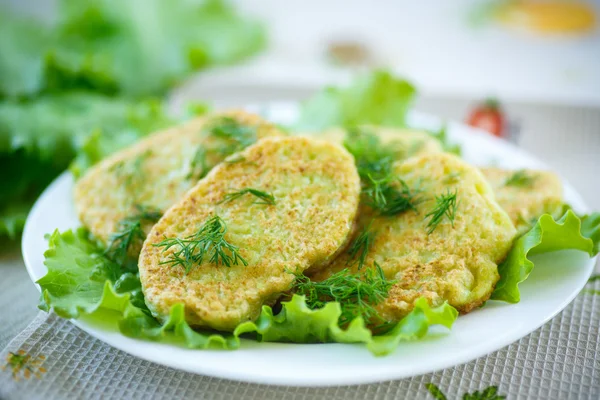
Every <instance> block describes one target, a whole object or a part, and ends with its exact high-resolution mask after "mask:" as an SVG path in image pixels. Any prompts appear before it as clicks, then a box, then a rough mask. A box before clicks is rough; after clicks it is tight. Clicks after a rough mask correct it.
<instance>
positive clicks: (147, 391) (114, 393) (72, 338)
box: [0, 88, 600, 399]
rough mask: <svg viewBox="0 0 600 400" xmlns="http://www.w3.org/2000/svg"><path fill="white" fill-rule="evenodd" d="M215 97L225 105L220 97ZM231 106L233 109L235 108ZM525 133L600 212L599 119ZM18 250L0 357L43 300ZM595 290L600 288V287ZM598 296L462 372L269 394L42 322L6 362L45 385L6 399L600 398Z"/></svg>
mask: <svg viewBox="0 0 600 400" xmlns="http://www.w3.org/2000/svg"><path fill="white" fill-rule="evenodd" d="M195 93H196V94H195V97H197V98H213V99H214V101H215V102H217V103H220V104H221V105H232V104H234V103H235V104H245V103H248V102H251V101H260V100H265V101H268V100H272V99H274V98H284V99H294V98H300V97H304V96H306V94H307V93H297V92H295V91H289V90H288V91H286V90H282V89H280V90H272V91H270V92H269V91H268V90H264V89H261V90H260V91H256V90H248V91H247V92H243V91H240V88H236V95H235V96H232V95H231V93H229V92H227V90H221V91H220V92H219V93H202V92H198V91H196V92H195ZM218 96H221V98H219V97H218ZM232 99H235V102H234V101H233V100H232ZM470 103H471V102H470V101H469V100H466V99H463V100H457V99H453V100H442V99H437V100H434V99H424V100H421V101H420V102H419V103H418V104H417V107H416V108H417V109H419V110H422V111H426V112H430V113H432V114H436V115H440V116H442V117H445V118H449V119H455V120H461V119H463V118H464V116H465V115H466V112H467V109H468V106H469V105H470ZM507 109H508V111H509V114H510V115H511V117H512V118H513V120H514V121H516V122H518V123H520V125H521V128H522V131H521V135H520V137H519V140H518V144H519V145H520V146H521V147H523V148H524V149H525V150H527V151H529V152H531V153H533V154H535V155H537V156H538V157H540V158H541V159H542V160H544V161H545V162H547V163H548V164H549V165H550V166H552V167H553V168H555V169H556V170H557V171H558V172H560V173H561V174H562V175H563V176H565V177H566V178H567V179H569V180H570V181H571V183H572V184H573V186H575V188H576V189H577V190H578V191H580V193H581V194H582V195H583V197H584V199H585V201H586V202H587V203H588V204H589V205H590V206H591V207H592V208H593V209H596V210H600V185H598V184H597V182H598V176H600V158H599V155H600V110H599V109H582V108H567V107H555V106H540V105H526V104H508V105H507ZM18 247H19V244H18V243H13V244H12V245H10V244H9V245H8V250H7V245H6V244H2V245H0V348H2V347H4V346H5V345H6V344H7V343H8V341H9V340H10V338H12V337H14V336H15V335H16V334H17V333H18V332H20V331H21V330H22V329H24V328H25V327H26V325H27V323H28V322H29V321H31V319H32V318H34V316H35V315H36V304H37V299H38V296H39V294H38V292H37V290H36V289H35V286H34V285H33V284H32V283H31V281H30V280H29V278H28V276H27V273H26V272H25V269H24V266H23V262H22V260H21V258H20V254H19V248H18ZM596 289H597V290H600V287H599V286H598V285H596ZM599 302H600V296H592V295H580V296H579V297H578V298H577V300H576V301H575V303H574V304H572V305H571V306H569V307H568V308H567V309H566V310H565V311H564V312H563V313H562V314H560V315H559V316H558V317H556V318H555V319H554V320H553V321H552V323H549V324H547V325H545V326H544V327H543V328H541V329H540V330H538V331H536V332H535V333H533V334H532V335H530V336H528V337H526V338H524V339H522V340H521V341H519V342H517V343H514V344H513V345H511V346H509V347H508V348H506V349H503V350H501V351H499V352H497V353H494V354H492V355H490V356H488V357H484V358H481V359H478V360H477V361H474V362H471V363H469V364H467V365H465V366H460V367H456V368H451V369H447V370H445V371H442V372H439V373H436V374H432V375H426V376H422V377H416V378H413V379H408V380H402V381H396V382H387V383H382V384H373V385H362V386H357V387H350V388H348V387H341V388H329V389H304V388H285V387H267V386H259V385H250V384H243V383H237V382H231V381H225V380H220V379H214V378H208V377H202V376H196V375H191V374H187V373H182V372H177V371H175V370H173V369H169V368H164V367H161V366H158V365H155V364H153V363H150V362H146V361H142V360H139V359H135V358H133V357H130V356H127V355H126V354H124V353H122V352H120V351H118V350H115V349H112V348H110V347H109V346H107V345H105V344H103V343H101V342H99V341H97V340H95V339H93V338H92V337H91V336H89V335H87V334H86V333H84V332H83V331H80V330H79V329H78V328H75V327H74V326H73V325H71V324H70V323H69V322H67V321H63V320H60V319H58V318H56V317H55V316H50V317H48V316H46V315H45V314H41V315H39V316H38V317H37V318H36V319H35V321H34V322H33V323H31V325H29V326H28V327H27V328H26V329H25V331H23V332H22V333H21V334H19V335H18V336H17V337H16V338H15V339H14V340H13V341H12V342H11V343H10V344H9V345H8V347H7V348H6V349H5V350H4V351H3V353H2V354H0V364H2V363H3V362H4V360H5V359H6V355H7V354H8V353H7V352H8V351H13V352H14V351H17V350H19V349H23V350H25V351H27V352H29V354H30V355H31V356H33V357H36V356H37V355H40V354H43V355H45V356H46V357H47V359H46V360H45V361H44V364H43V367H45V368H47V369H48V372H47V373H46V374H43V376H42V378H41V379H40V380H37V379H33V380H30V381H27V382H19V383H17V382H14V381H13V379H12V377H11V374H10V372H7V371H5V372H2V371H0V399H4V398H7V399H35V398H45V399H51V398H57V399H62V398H91V397H94V396H95V397H97V398H180V397H184V396H187V397H193V398H215V399H220V398H222V399H228V398H235V397H247V398H251V399H262V398H266V399H269V398H273V399H288V398H289V399H293V398H299V399H303V398H306V399H308V398H330V399H346V398H347V399H359V398H378V397H381V398H386V397H387V398H403V397H406V398H420V397H422V398H427V396H428V394H427V392H426V389H425V386H424V383H427V382H434V383H436V384H438V385H439V386H440V388H441V389H443V390H444V391H445V393H446V394H447V395H448V398H449V399H453V398H461V397H462V394H463V393H464V392H465V391H472V390H476V389H483V388H485V387H487V386H489V385H499V387H500V392H501V393H504V394H509V398H560V399H563V398H590V399H598V398H600V378H599V377H600V365H599V358H598V357H599V356H597V353H598V351H599V350H600V349H599V348H598V347H599V344H598V340H599V339H598V337H599V331H598V325H599V322H600V321H599V318H600V303H599Z"/></svg>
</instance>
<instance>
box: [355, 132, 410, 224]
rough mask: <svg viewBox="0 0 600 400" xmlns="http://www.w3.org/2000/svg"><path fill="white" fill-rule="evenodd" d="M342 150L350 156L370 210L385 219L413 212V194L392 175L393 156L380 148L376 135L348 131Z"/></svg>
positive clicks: (380, 144)
mask: <svg viewBox="0 0 600 400" xmlns="http://www.w3.org/2000/svg"><path fill="white" fill-rule="evenodd" d="M344 146H345V147H346V149H347V150H348V151H349V152H350V153H351V154H352V155H353V156H354V160H355V163H356V168H357V170H358V174H359V175H360V178H361V182H362V186H363V188H362V193H363V195H364V196H365V198H366V202H367V204H368V205H369V206H370V207H371V208H373V209H375V210H377V211H379V213H380V214H381V215H385V216H392V215H397V214H400V213H402V212H404V211H407V210H411V209H412V210H414V209H415V205H416V201H417V199H416V197H415V194H414V193H412V192H411V190H410V189H409V187H408V185H407V184H406V182H404V181H403V180H401V179H398V178H397V177H395V176H394V174H393V172H392V164H393V162H394V160H395V156H394V152H393V151H392V149H390V148H388V147H386V146H384V145H383V144H382V143H381V141H380V140H379V137H378V136H377V135H375V134H373V133H372V132H369V131H367V130H364V129H351V130H348V135H347V137H346V140H345V141H344Z"/></svg>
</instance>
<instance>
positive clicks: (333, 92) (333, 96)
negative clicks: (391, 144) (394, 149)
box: [295, 70, 416, 132]
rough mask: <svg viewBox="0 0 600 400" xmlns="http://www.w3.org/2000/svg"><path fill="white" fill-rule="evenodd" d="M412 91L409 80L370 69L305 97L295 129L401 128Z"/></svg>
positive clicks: (413, 95)
mask: <svg viewBox="0 0 600 400" xmlns="http://www.w3.org/2000/svg"><path fill="white" fill-rule="evenodd" d="M415 94H416V90H415V88H414V87H413V86H412V85H411V84H410V83H409V82H407V81H405V80H403V79H398V78H396V77H394V76H393V75H392V74H390V73H389V72H387V71H381V70H379V71H374V72H372V73H370V74H366V75H363V76H362V77H360V78H358V79H356V80H355V81H353V82H352V84H351V85H350V86H349V87H347V88H335V87H328V88H325V89H324V90H323V91H321V92H320V93H318V94H317V95H315V96H314V97H312V98H311V99H309V100H308V101H307V102H306V103H305V104H304V105H303V107H302V110H301V113H300V117H299V119H298V122H297V124H296V126H295V128H296V129H297V130H304V131H313V132H316V131H320V130H324V129H327V128H330V127H333V126H341V127H347V126H350V127H351V126H356V125H361V124H372V125H381V126H398V127H404V126H406V113H407V111H408V109H409V107H410V106H411V105H412V103H413V100H414V97H415Z"/></svg>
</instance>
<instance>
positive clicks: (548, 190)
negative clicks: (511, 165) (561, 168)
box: [481, 168, 564, 233]
mask: <svg viewBox="0 0 600 400" xmlns="http://www.w3.org/2000/svg"><path fill="white" fill-rule="evenodd" d="M481 171H482V172H483V175H484V176H485V178H486V179H487V180H488V182H489V183H490V184H491V185H492V188H493V189H494V193H495V194H496V201H497V202H498V204H500V206H501V207H502V208H503V209H504V210H505V211H506V212H507V213H508V215H509V216H510V219H511V220H512V222H513V224H514V225H515V226H516V227H517V230H518V231H519V233H524V232H526V231H527V230H528V229H529V228H531V225H532V221H533V220H535V219H537V218H539V217H540V216H541V215H542V214H546V213H548V214H550V215H552V216H553V217H555V218H558V217H560V212H561V210H562V205H563V203H564V200H563V188H562V183H561V181H560V178H559V177H558V176H557V175H556V174H554V173H552V172H549V171H538V170H525V173H526V174H527V175H529V176H531V177H533V178H534V180H533V181H532V182H531V185H528V186H526V187H520V186H510V185H509V186H507V185H506V184H505V183H506V180H507V179H509V178H510V177H511V176H512V175H513V174H514V173H515V171H510V170H506V169H500V168H482V169H481Z"/></svg>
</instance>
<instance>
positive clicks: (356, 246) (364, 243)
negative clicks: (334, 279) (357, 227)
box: [348, 221, 375, 271]
mask: <svg viewBox="0 0 600 400" xmlns="http://www.w3.org/2000/svg"><path fill="white" fill-rule="evenodd" d="M372 224H373V221H371V222H370V223H369V225H368V226H367V227H366V228H365V230H364V231H362V232H361V233H360V235H358V236H357V237H356V239H354V241H353V242H352V245H350V248H349V249H348V254H349V255H350V260H349V261H348V264H352V265H354V264H355V263H357V262H358V270H359V271H360V270H361V269H362V267H363V266H364V265H365V260H366V258H367V253H368V252H369V249H370V248H371V245H372V244H373V240H374V239H375V232H373V231H371V225H372ZM356 256H358V259H357V257H356Z"/></svg>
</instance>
